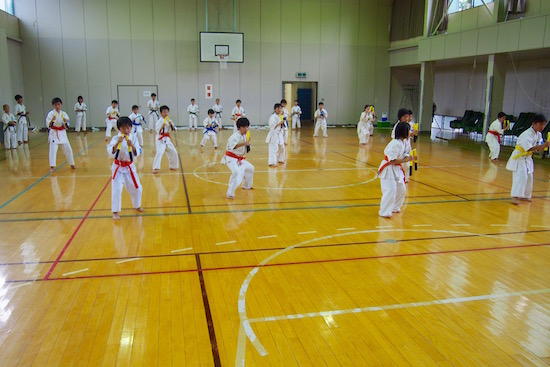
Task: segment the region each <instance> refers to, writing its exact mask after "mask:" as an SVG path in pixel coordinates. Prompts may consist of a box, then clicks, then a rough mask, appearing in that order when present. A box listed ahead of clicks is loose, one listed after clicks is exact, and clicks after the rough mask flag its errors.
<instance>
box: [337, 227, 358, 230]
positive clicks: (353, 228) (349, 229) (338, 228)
mask: <svg viewBox="0 0 550 367" xmlns="http://www.w3.org/2000/svg"><path fill="white" fill-rule="evenodd" d="M354 229H355V227H354V228H338V229H337V231H353V230H354Z"/></svg>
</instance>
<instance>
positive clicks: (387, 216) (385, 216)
mask: <svg viewBox="0 0 550 367" xmlns="http://www.w3.org/2000/svg"><path fill="white" fill-rule="evenodd" d="M380 217H382V218H388V219H389V218H391V215H380Z"/></svg>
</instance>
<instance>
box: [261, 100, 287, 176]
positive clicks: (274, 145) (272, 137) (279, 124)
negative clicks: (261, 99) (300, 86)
mask: <svg viewBox="0 0 550 367" xmlns="http://www.w3.org/2000/svg"><path fill="white" fill-rule="evenodd" d="M281 109H282V106H281V104H280V103H275V106H274V107H273V110H274V112H273V114H272V115H271V116H270V117H269V121H268V123H269V132H268V133H267V137H266V138H265V142H266V143H268V144H269V145H268V155H267V164H268V165H269V166H270V167H277V162H279V163H285V141H284V123H285V121H284V119H283V118H282V115H281Z"/></svg>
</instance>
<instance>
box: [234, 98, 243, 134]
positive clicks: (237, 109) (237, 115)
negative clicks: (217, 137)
mask: <svg viewBox="0 0 550 367" xmlns="http://www.w3.org/2000/svg"><path fill="white" fill-rule="evenodd" d="M235 104H236V106H235V107H233V110H232V111H231V119H232V120H233V132H237V131H238V130H239V128H238V127H237V120H238V119H240V118H241V117H245V116H246V114H245V113H244V108H243V107H241V100H240V99H237V101H236V102H235Z"/></svg>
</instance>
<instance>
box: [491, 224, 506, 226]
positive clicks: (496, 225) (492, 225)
mask: <svg viewBox="0 0 550 367" xmlns="http://www.w3.org/2000/svg"><path fill="white" fill-rule="evenodd" d="M509 226H510V225H509V224H491V227H509Z"/></svg>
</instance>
